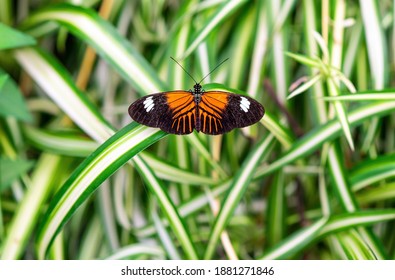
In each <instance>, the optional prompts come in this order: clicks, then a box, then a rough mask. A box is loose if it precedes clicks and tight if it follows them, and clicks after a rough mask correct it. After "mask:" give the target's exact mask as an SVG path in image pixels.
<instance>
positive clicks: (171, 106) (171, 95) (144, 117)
mask: <svg viewBox="0 0 395 280" xmlns="http://www.w3.org/2000/svg"><path fill="white" fill-rule="evenodd" d="M194 109H195V102H194V99H193V95H192V93H191V92H189V91H183V90H180V91H170V92H162V93H156V94H151V95H147V96H145V97H143V98H140V99H138V100H137V101H136V102H134V103H133V104H132V105H130V107H129V115H130V116H131V117H132V119H134V120H135V121H136V122H138V123H141V124H144V125H147V126H151V127H158V128H160V129H162V130H163V131H166V132H168V133H173V134H189V133H191V132H192V131H193V129H194V128H195V110H194Z"/></svg>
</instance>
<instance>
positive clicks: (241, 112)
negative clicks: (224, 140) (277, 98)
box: [196, 91, 265, 135]
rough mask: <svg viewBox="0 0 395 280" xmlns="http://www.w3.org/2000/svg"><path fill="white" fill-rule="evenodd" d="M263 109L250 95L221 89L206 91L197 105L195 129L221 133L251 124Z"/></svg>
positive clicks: (257, 119)
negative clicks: (197, 117)
mask: <svg viewBox="0 0 395 280" xmlns="http://www.w3.org/2000/svg"><path fill="white" fill-rule="evenodd" d="M264 114H265V109H264V108H263V106H262V105H261V104H260V103H259V102H258V101H256V100H254V99H253V98H251V97H248V96H243V95H237V94H233V93H229V92H223V91H207V92H204V93H203V94H202V97H201V101H200V103H199V105H198V116H199V119H198V123H197V125H196V130H198V131H202V132H203V133H206V134H212V135H216V134H223V133H226V132H228V131H231V130H232V129H234V128H240V127H245V126H249V125H252V124H254V123H256V122H258V121H259V120H260V119H261V118H262V117H263V115H264Z"/></svg>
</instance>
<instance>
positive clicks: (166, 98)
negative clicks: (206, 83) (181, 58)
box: [128, 58, 265, 135]
mask: <svg viewBox="0 0 395 280" xmlns="http://www.w3.org/2000/svg"><path fill="white" fill-rule="evenodd" d="M172 59H173V60H174V61H175V62H176V63H177V64H178V65H179V66H181V65H180V64H179V63H178V62H177V61H176V60H175V59H174V58H172ZM225 61H226V60H224V61H223V62H221V63H220V64H219V65H218V66H217V67H215V68H214V69H213V70H212V71H211V72H210V73H209V74H211V73H212V72H213V71H214V70H215V69H217V68H218V67H219V66H220V65H221V64H222V63H224V62H225ZM181 68H182V69H184V67H182V66H181ZM184 71H185V72H186V73H187V74H188V75H189V76H190V77H191V78H192V79H193V80H194V81H195V85H194V86H193V90H173V91H166V92H160V93H155V94H150V95H147V96H144V97H142V98H140V99H138V100H136V101H135V102H134V103H132V104H131V105H130V106H129V110H128V111H129V115H130V117H131V118H132V119H133V120H135V121H136V122H138V123H140V124H144V125H146V126H150V127H158V128H160V129H161V130H163V131H165V132H168V133H172V134H178V135H182V134H190V133H192V132H193V130H194V129H195V130H196V131H197V132H203V133H205V134H210V135H218V134H223V133H226V132H229V131H231V130H232V129H234V128H240V127H245V126H249V125H252V124H254V123H256V122H258V121H259V120H260V119H261V118H262V117H263V115H264V114H265V109H264V108H263V106H262V105H261V104H260V103H259V102H258V101H256V100H254V99H253V98H251V97H248V96H243V95H238V94H233V93H230V92H226V91H216V90H212V91H204V89H203V88H202V86H201V82H202V81H203V80H204V79H205V78H206V77H207V76H208V75H209V74H207V75H206V76H205V77H204V78H203V79H202V80H201V81H200V82H196V80H195V79H194V78H193V77H192V76H191V75H190V74H189V73H188V72H187V71H186V70H185V69H184Z"/></svg>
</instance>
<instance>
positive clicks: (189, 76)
mask: <svg viewBox="0 0 395 280" xmlns="http://www.w3.org/2000/svg"><path fill="white" fill-rule="evenodd" d="M170 58H171V59H173V60H174V62H175V63H177V64H178V66H180V67H181V68H182V70H184V71H185V73H187V74H188V76H189V77H191V79H192V80H193V81H194V82H195V83H196V84H197V83H198V82H196V80H195V79H194V78H193V77H192V75H191V74H189V72H188V71H187V70H185V68H184V67H182V65H181V64H180V63H178V61H177V60H175V59H174V58H172V57H170Z"/></svg>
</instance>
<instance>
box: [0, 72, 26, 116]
mask: <svg viewBox="0 0 395 280" xmlns="http://www.w3.org/2000/svg"><path fill="white" fill-rule="evenodd" d="M0 115H2V116H4V117H15V118H16V119H18V120H22V121H27V122H31V121H32V116H31V115H30V113H29V111H28V108H27V106H26V103H25V101H24V99H23V97H22V93H21V92H20V91H19V89H18V87H17V85H16V84H15V82H14V81H13V80H12V79H11V78H10V77H9V76H8V75H6V74H4V75H2V74H1V73H0Z"/></svg>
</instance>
